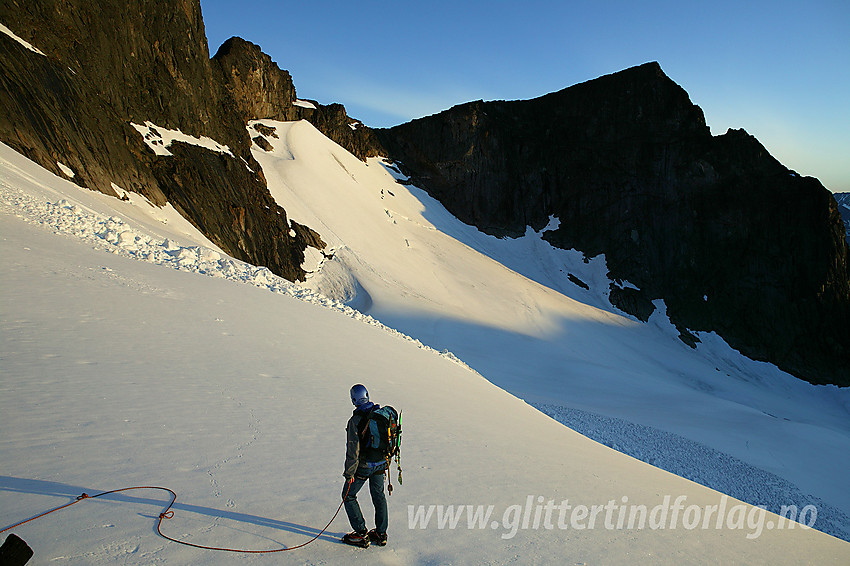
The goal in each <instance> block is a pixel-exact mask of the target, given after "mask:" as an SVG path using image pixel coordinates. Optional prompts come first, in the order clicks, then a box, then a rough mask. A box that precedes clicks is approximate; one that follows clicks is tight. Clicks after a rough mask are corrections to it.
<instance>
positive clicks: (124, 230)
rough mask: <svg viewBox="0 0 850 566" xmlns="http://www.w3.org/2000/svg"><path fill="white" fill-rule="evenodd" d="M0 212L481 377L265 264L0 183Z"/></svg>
mask: <svg viewBox="0 0 850 566" xmlns="http://www.w3.org/2000/svg"><path fill="white" fill-rule="evenodd" d="M0 210H2V211H3V212H4V213H7V214H11V215H14V216H17V217H18V218H21V219H22V220H24V221H26V222H30V223H34V224H40V225H42V226H45V227H47V228H50V229H52V230H53V232H54V233H55V234H61V235H65V236H70V237H74V238H78V239H80V240H82V241H84V242H86V243H88V244H90V245H92V246H93V247H94V248H95V249H99V250H103V251H106V252H110V253H113V254H116V255H120V256H122V257H126V258H130V259H135V260H139V261H146V262H148V263H153V264H157V265H163V266H167V267H171V268H172V269H176V270H178V271H187V272H190V273H197V274H201V275H207V276H209V277H218V278H221V279H226V280H229V281H234V282H237V283H244V284H247V285H253V286H254V287H258V288H260V289H264V290H266V291H269V292H272V293H275V294H278V295H287V296H289V297H292V298H294V299H298V300H300V301H304V302H307V303H310V304H313V305H318V306H321V307H324V308H327V309H330V310H333V311H336V312H338V313H340V314H343V315H345V316H348V317H349V318H353V319H355V320H358V321H360V322H363V323H365V324H368V325H370V326H375V327H377V328H379V329H381V330H383V331H384V332H387V333H389V334H392V335H393V336H395V337H397V338H400V339H402V340H406V341H408V342H412V343H413V344H415V345H416V346H417V347H418V348H420V349H422V350H428V351H431V352H433V353H435V354H437V355H438V356H440V357H442V358H444V359H447V360H449V361H451V362H454V363H456V364H458V365H460V366H462V367H464V368H466V369H467V370H469V371H470V372H472V373H474V374H476V375H478V376H479V377H481V376H480V374H479V373H478V372H476V371H475V370H474V369H472V368H471V367H469V366H468V365H467V364H466V363H464V362H463V361H462V360H460V359H459V358H458V357H457V356H455V355H454V354H453V353H451V352H449V351H448V350H443V351H438V350H436V349H434V348H432V347H430V346H427V345H425V344H423V343H422V342H421V341H419V340H417V339H415V338H412V337H411V336H408V335H407V334H404V333H403V332H399V331H398V330H396V329H394V328H391V327H389V326H387V325H385V324H383V323H382V322H380V321H378V320H376V319H374V318H372V317H371V316H369V315H367V314H363V313H362V312H360V311H358V310H355V309H353V308H351V307H349V306H348V305H346V304H344V303H340V302H339V301H336V300H334V299H330V298H328V297H326V296H324V295H321V294H319V293H317V292H315V291H313V290H311V289H307V288H304V287H301V286H300V285H297V284H295V283H292V282H290V281H287V280H286V279H283V278H282V277H279V276H277V275H275V274H274V273H272V271H271V270H269V269H268V268H267V267H258V266H255V265H251V264H249V263H245V262H243V261H240V260H238V259H234V258H232V257H230V256H227V255H223V254H221V253H219V252H217V251H215V250H213V249H210V248H207V247H203V246H181V245H179V244H177V243H176V242H175V241H174V240H171V239H169V238H166V239H164V240H161V239H158V238H155V237H152V236H149V235H147V234H143V233H140V232H138V231H136V230H135V229H134V228H133V226H131V225H130V224H129V223H127V222H125V221H124V220H123V219H121V218H119V217H117V216H109V217H107V216H104V215H102V214H98V213H97V212H94V211H92V210H90V209H87V208H85V207H83V206H81V205H79V204H75V203H72V202H69V201H68V200H66V199H60V200H58V201H57V202H51V201H50V200H43V199H39V198H36V197H33V196H32V195H30V194H28V193H26V192H25V191H24V190H22V189H18V188H14V187H11V186H9V185H8V184H7V183H5V182H3V183H0ZM482 379H483V377H482Z"/></svg>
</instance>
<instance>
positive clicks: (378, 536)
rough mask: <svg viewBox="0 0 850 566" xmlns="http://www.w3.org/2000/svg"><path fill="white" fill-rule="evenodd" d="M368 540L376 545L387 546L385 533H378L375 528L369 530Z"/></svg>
mask: <svg viewBox="0 0 850 566" xmlns="http://www.w3.org/2000/svg"><path fill="white" fill-rule="evenodd" d="M369 541H370V542H373V543H374V544H377V545H378V546H387V533H379V532H378V531H376V530H375V529H372V530H371V531H369Z"/></svg>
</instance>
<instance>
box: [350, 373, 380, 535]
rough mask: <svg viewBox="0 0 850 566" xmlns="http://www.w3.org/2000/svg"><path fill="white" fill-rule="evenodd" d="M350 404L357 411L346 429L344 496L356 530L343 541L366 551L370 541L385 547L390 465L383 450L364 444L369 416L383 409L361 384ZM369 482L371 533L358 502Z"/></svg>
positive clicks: (353, 391)
mask: <svg viewBox="0 0 850 566" xmlns="http://www.w3.org/2000/svg"><path fill="white" fill-rule="evenodd" d="M351 402H352V403H353V404H354V406H355V409H354V414H353V415H352V416H351V418H350V419H348V426H346V429H345V430H346V443H345V471H344V472H343V473H342V475H343V476H344V477H345V479H346V480H347V481H346V482H345V486H344V487H343V492H342V494H343V498H344V505H345V512H346V514H347V515H348V520H349V522H350V523H351V528H353V529H354V531H353V532H350V533H348V534H347V535H345V536H344V537H343V539H342V541H343V542H345V543H347V544H351V545H355V546H361V547H363V548H366V547H368V546H369V543H370V542H373V543H375V544H377V545H378V546H385V545H386V544H387V498H386V496H385V495H384V473H385V472H386V470H387V466H388V464H387V459H386V457H385V456H384V454H383V453H382V452H381V451H380V450H378V449H376V448H373V447H372V446H371V445H368V444H366V443H364V442H363V440H364V438H365V437H366V436H367V435H368V426H369V420H370V416H371V414H372V412H373V411H375V410H377V409H379V408H380V406H379V405H376V404H375V403H372V402H371V401H369V392H368V391H367V390H366V387H364V386H363V385H360V384H357V385H355V386H354V387H352V388H351ZM367 480H368V481H369V494H370V495H371V496H372V503H373V504H374V506H375V528H374V529H372V530H370V531H367V529H366V521H365V520H364V519H363V513H362V512H361V511H360V504H359V503H358V502H357V492H358V491H360V488H362V487H363V484H365V483H366V481H367ZM349 484H350V485H349Z"/></svg>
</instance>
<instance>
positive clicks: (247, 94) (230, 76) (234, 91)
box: [213, 37, 383, 159]
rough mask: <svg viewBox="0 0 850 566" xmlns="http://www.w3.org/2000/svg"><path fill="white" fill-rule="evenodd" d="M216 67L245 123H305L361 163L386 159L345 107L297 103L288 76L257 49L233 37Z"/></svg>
mask: <svg viewBox="0 0 850 566" xmlns="http://www.w3.org/2000/svg"><path fill="white" fill-rule="evenodd" d="M213 64H214V67H215V68H216V70H217V72H218V73H219V76H220V81H221V84H223V85H224V87H225V89H226V90H227V92H228V94H229V95H230V99H231V101H232V104H233V106H234V107H235V108H236V109H237V112H238V113H239V115H240V117H241V118H242V119H243V120H244V121H248V120H257V119H261V118H271V119H273V120H307V121H308V122H310V123H312V124H313V125H314V126H316V128H317V129H318V130H319V131H320V132H322V133H323V134H325V135H326V136H327V137H329V138H330V139H332V140H334V141H335V142H337V143H338V144H340V145H341V146H342V147H344V148H345V149H347V150H348V151H350V152H351V153H353V154H354V155H356V156H357V157H359V158H360V159H366V158H367V157H372V156H376V155H380V154H382V153H383V151H382V148H381V147H380V144H379V142H378V140H377V137H376V136H375V134H374V132H373V131H372V129H370V128H368V127H365V126H363V125H362V124H361V123H360V122H359V121H358V120H356V119H354V118H351V117H349V116H348V114H347V113H346V111H345V107H344V106H343V105H342V104H328V105H322V104H319V103H318V102H316V101H315V100H299V99H298V98H297V97H296V93H295V86H294V84H293V82H292V77H291V76H290V74H289V72H288V71H284V70H281V69H280V68H279V67H278V65H277V63H275V62H274V61H272V59H271V57H269V56H268V55H267V54H265V53H263V51H262V49H260V47H259V46H258V45H255V44H253V43H251V42H249V41H245V40H244V39H242V38H239V37H232V38H230V39H228V40H227V41H225V42H224V43H223V44H222V45H221V47H220V48H219V49H218V52H216V54H215V55H214V56H213Z"/></svg>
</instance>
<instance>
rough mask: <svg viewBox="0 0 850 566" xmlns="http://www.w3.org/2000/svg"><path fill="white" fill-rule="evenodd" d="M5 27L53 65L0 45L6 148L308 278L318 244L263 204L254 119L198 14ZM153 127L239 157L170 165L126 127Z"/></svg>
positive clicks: (131, 0) (11, 17) (202, 156)
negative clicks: (135, 196) (307, 256)
mask: <svg viewBox="0 0 850 566" xmlns="http://www.w3.org/2000/svg"><path fill="white" fill-rule="evenodd" d="M0 21H2V22H3V23H4V24H5V25H7V26H9V27H10V29H12V31H14V32H15V33H16V34H17V35H18V36H20V37H21V38H23V39H24V40H26V41H28V42H29V43H31V44H33V45H34V46H36V47H37V48H38V49H39V50H41V51H42V52H43V53H44V54H45V55H39V54H37V53H34V52H32V51H29V50H27V49H25V48H24V47H23V46H21V45H20V44H18V43H17V42H15V41H14V40H12V39H11V38H9V37H8V36H6V35H5V34H0V102H2V107H3V109H4V111H3V113H2V114H0V140H2V141H3V142H4V143H7V144H9V145H10V146H12V147H13V148H15V149H16V150H18V151H19V152H21V153H23V154H25V155H26V156H27V157H29V158H30V159H33V160H34V161H36V162H37V163H39V164H41V165H42V166H44V167H46V168H47V169H49V170H51V171H53V172H55V173H57V174H62V173H61V171H60V169H59V167H58V165H57V161H61V162H62V163H64V164H66V165H68V166H70V167H71V168H72V169H73V170H74V172H75V176H74V178H73V180H74V181H75V182H77V183H78V184H81V185H83V186H85V187H88V188H90V189H93V190H99V191H101V192H104V193H106V194H113V195H114V194H115V192H114V190H113V189H112V186H111V185H112V183H115V184H117V185H118V186H120V187H122V188H123V189H126V190H130V191H134V192H137V193H140V194H143V195H145V196H146V197H148V198H149V199H150V200H151V201H152V202H154V203H156V204H158V205H162V204H164V203H165V202H166V201H168V202H171V203H173V204H174V205H175V207H176V208H177V209H178V210H180V211H181V213H182V214H184V215H185V216H186V217H187V218H188V219H189V220H190V221H191V222H192V223H193V224H194V225H195V226H197V227H198V228H199V229H200V230H201V231H202V232H203V233H204V234H206V235H207V236H208V237H209V238H210V239H211V240H212V241H213V242H216V243H217V244H218V245H220V246H221V247H222V249H224V250H225V251H226V252H227V253H229V254H231V255H233V256H234V257H237V258H240V259H243V260H245V261H249V262H251V263H254V264H258V265H265V266H267V267H269V268H270V269H271V270H272V271H274V272H275V273H278V274H279V275H282V276H283V277H286V278H288V279H290V280H296V279H302V278H303V277H304V272H303V270H302V269H301V263H302V262H303V251H304V246H305V245H307V242H308V241H309V242H313V243H319V242H321V238H320V237H318V235H316V234H315V233H313V232H312V231H311V230H309V228H306V227H301V228H296V227H294V226H293V227H292V228H291V229H292V231H293V232H294V233H295V235H294V236H292V235H291V232H290V225H289V222H288V220H287V218H286V213H285V212H284V211H283V209H281V208H280V207H278V206H277V205H276V204H275V203H274V202H273V200H272V198H271V196H270V195H269V192H268V189H267V188H266V183H265V178H264V177H263V174H262V170H261V168H260V166H259V164H258V163H257V162H256V160H254V158H253V157H252V156H251V152H250V145H251V140H250V138H249V136H248V133H247V130H246V129H245V119H246V117H248V116H247V114H246V108H248V107H249V106H248V104H247V103H246V102H244V101H242V102H241V104H240V105H237V104H236V102H235V100H236V99H235V98H234V97H235V96H238V95H240V94H242V93H238V92H236V93H234V92H233V90H232V87H233V85H232V84H230V83H227V84H225V83H223V82H222V79H221V72H220V70H219V68H218V67H217V65H216V64H214V63H212V62H211V61H210V59H209V50H208V48H207V44H206V34H205V31H204V25H203V21H202V19H201V8H200V3H199V1H198V0H175V1H169V2H159V1H157V0H122V1H118V0H104V1H101V2H82V1H65V0H26V1H17V2H16V1H14V0H13V1H11V2H4V3H3V4H2V7H0ZM283 78H288V74H285V76H284V77H283ZM284 82H285V81H284ZM289 84H290V85H291V80H290V81H289ZM292 92H293V94H294V89H293V91H292ZM275 102H277V100H272V101H271V103H275ZM146 121H150V122H152V123H154V124H156V125H157V126H160V127H163V128H169V129H175V130H181V131H183V132H184V133H186V134H190V135H192V136H195V137H200V136H207V137H210V138H212V139H214V140H216V141H217V142H219V143H221V144H224V145H226V146H228V147H229V148H230V150H231V152H232V154H233V155H232V156H230V155H222V154H217V153H213V152H209V151H206V150H203V149H200V148H198V147H196V146H188V145H185V144H173V145H172V148H170V149H171V152H172V153H173V156H156V155H154V154H153V152H151V151H150V149H148V148H147V147H146V146H145V145H144V143H143V141H142V138H141V136H140V135H139V134H138V132H136V130H134V129H133V128H132V127H131V126H130V123H131V122H133V123H138V124H143V123H145V122H146ZM322 245H323V244H322Z"/></svg>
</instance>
